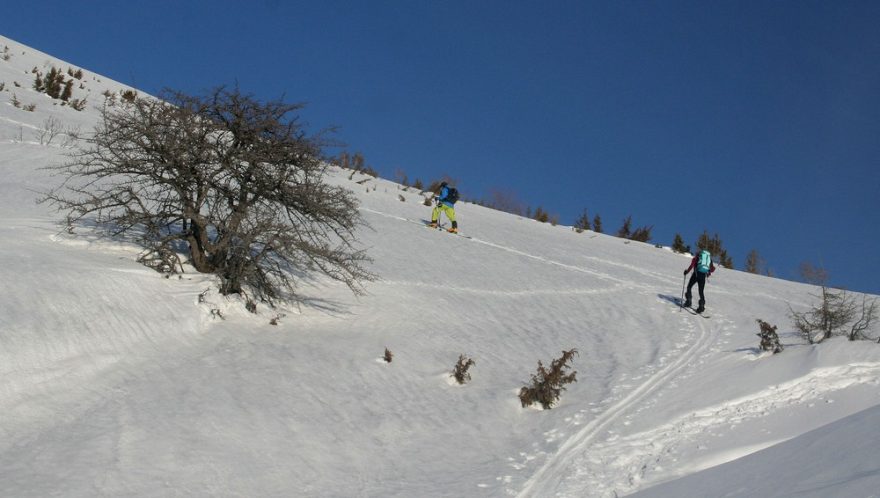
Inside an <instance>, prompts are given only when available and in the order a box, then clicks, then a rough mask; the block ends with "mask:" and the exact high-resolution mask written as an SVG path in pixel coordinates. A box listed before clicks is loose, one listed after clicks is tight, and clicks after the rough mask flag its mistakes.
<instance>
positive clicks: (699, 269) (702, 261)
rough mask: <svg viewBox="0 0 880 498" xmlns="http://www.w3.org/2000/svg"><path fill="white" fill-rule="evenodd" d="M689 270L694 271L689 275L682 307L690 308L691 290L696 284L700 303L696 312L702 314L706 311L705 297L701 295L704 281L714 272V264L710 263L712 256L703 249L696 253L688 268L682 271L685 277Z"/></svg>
mask: <svg viewBox="0 0 880 498" xmlns="http://www.w3.org/2000/svg"><path fill="white" fill-rule="evenodd" d="M691 270H694V274H693V275H691V280H690V282H688V286H687V292H686V293H685V296H684V297H685V301H684V307H686V308H690V306H691V289H692V288H693V286H694V284H697V285H698V289H699V291H700V302H699V306H698V307H697V309H696V312H697V313H702V312H703V311H705V310H706V296H705V295H704V294H703V289H705V287H706V279H707V278H708V277H709V276H710V275H712V272H714V271H715V263H713V262H712V255H711V254H710V253H709V251H707V250H705V249H703V250H701V251H700V252H699V253H697V255H696V256H694V259H692V260H691V264H690V266H688V267H687V269H686V270H685V271H684V274H685V275H687V274H688V272H690V271H691Z"/></svg>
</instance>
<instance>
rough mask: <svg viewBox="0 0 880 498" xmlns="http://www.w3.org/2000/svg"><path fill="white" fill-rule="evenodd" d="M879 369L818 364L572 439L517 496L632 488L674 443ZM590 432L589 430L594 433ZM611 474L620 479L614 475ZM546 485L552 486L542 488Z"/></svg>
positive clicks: (666, 460)
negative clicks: (646, 420) (589, 441)
mask: <svg viewBox="0 0 880 498" xmlns="http://www.w3.org/2000/svg"><path fill="white" fill-rule="evenodd" d="M878 374H880V365H877V364H874V363H864V364H852V365H845V366H840V367H833V368H824V369H819V370H816V371H813V372H811V373H810V374H808V375H806V376H805V377H802V378H798V379H794V380H792V381H789V382H786V383H783V384H779V385H775V386H771V387H768V388H767V389H764V390H762V391H759V392H757V393H754V394H751V395H748V396H744V397H742V398H739V399H735V400H730V401H726V402H724V403H720V404H718V405H715V406H710V407H707V408H703V409H700V410H696V411H693V412H690V413H688V414H686V415H684V416H682V417H680V418H678V419H676V420H674V421H672V422H670V423H667V424H664V425H661V426H658V427H655V428H653V429H650V430H648V431H643V432H640V433H637V434H631V435H627V436H623V437H619V436H612V437H609V438H608V439H607V440H605V441H602V442H597V443H596V444H593V445H592V446H590V447H589V448H587V445H585V444H575V445H572V446H573V448H571V449H570V450H569V451H568V452H566V453H565V455H560V454H557V457H560V456H564V459H560V458H555V459H554V461H553V462H548V465H549V466H550V468H551V470H555V471H557V473H556V474H552V473H551V475H545V476H544V477H548V478H549V480H547V479H543V480H537V481H536V480H534V478H533V481H534V484H533V485H531V486H529V487H527V488H526V489H524V490H523V492H521V493H520V495H519V496H558V497H580V496H587V495H589V496H603V497H617V496H622V495H625V494H630V493H633V492H635V491H638V490H639V489H641V488H642V487H643V486H644V485H645V484H646V483H645V481H644V479H645V475H646V474H647V473H649V472H651V471H652V470H662V468H663V467H664V466H667V464H669V465H670V466H671V464H673V463H674V462H675V461H676V451H677V448H678V447H680V446H682V445H683V444H687V443H691V444H698V442H699V440H700V439H701V438H705V437H706V435H709V436H714V435H717V434H720V433H723V432H724V431H727V430H730V429H732V428H735V427H736V426H739V425H741V424H744V423H747V422H749V421H751V420H754V419H758V418H761V417H766V416H767V415H769V414H771V413H773V412H775V411H777V410H779V409H782V408H785V407H788V406H792V405H798V404H801V405H803V404H806V405H809V406H813V405H815V404H816V403H817V402H819V401H820V400H822V399H823V398H824V397H825V396H827V395H828V394H829V393H831V392H835V391H839V390H844V389H847V388H849V387H852V386H855V385H863V384H871V383H873V384H875V385H876V384H877V383H878V382H880V381H878V380H877V379H878ZM825 402H830V401H828V400H826V401H825ZM589 435H591V436H592V435H593V433H592V432H591V433H590V434H589ZM778 442H780V441H765V442H764V443H763V444H760V445H756V446H750V447H743V448H741V450H740V451H739V452H732V453H730V454H727V455H716V456H715V457H714V458H704V460H705V461H706V462H707V463H706V464H705V465H704V468H707V467H711V466H714V465H717V464H721V463H724V462H726V461H730V460H733V459H736V458H739V457H741V456H744V455H745V454H748V453H753V452H755V451H758V450H761V449H763V448H765V447H768V446H772V445H773V444H775V443H778ZM702 449H705V448H702ZM575 450H580V452H579V453H578V452H576V451H575ZM707 457H709V456H708V455H707ZM542 470H543V469H542ZM695 470H698V469H693V468H691V469H686V472H682V473H683V474H684V473H690V472H693V471H695ZM536 477H537V476H536ZM609 477H617V478H618V479H617V481H615V480H614V479H610V478H609ZM530 482H531V481H530ZM549 486H553V487H556V489H555V490H554V491H550V490H548V489H546V488H547V487H549Z"/></svg>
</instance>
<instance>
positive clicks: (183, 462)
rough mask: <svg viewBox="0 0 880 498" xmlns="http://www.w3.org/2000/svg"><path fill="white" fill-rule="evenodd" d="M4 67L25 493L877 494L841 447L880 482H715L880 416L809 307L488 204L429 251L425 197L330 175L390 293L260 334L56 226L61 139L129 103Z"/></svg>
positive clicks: (43, 62)
mask: <svg viewBox="0 0 880 498" xmlns="http://www.w3.org/2000/svg"><path fill="white" fill-rule="evenodd" d="M0 45H9V46H10V47H11V50H10V53H11V54H12V57H11V58H10V59H9V60H0V82H5V83H6V85H5V88H6V91H0V269H2V270H0V272H2V273H0V277H2V279H3V284H4V285H3V290H2V291H0V412H2V413H3V416H2V417H0V490H2V493H0V494H3V495H4V496H16V497H24V498H27V497H44V496H73V497H86V496H88V497H92V496H188V497H189V496H310V497H311V496H317V497H324V496H326V497H337V496H346V497H347V496H357V497H373V496H376V497H379V496H381V497H413V496H418V497H426V498H432V497H463V496H468V497H470V496H475V497H510V496H520V497H539V498H543V497H552V496H563V497H566V496H570V497H575V496H576V497H584V496H586V497H611V496H623V495H626V494H629V493H634V492H638V491H640V490H645V489H646V488H650V487H651V486H653V485H655V484H660V486H658V488H657V489H659V490H662V489H674V490H679V491H680V489H681V488H676V487H675V482H668V481H673V480H674V479H677V478H679V477H682V476H688V477H687V479H688V480H690V481H689V483H690V484H688V485H687V486H688V487H686V488H684V489H710V488H709V487H708V485H707V484H706V483H705V482H702V481H699V480H698V479H699V478H700V476H702V475H704V474H705V475H708V476H710V477H709V479H715V480H717V482H718V483H719V487H718V488H712V489H713V492H711V493H708V494H703V495H701V496H718V495H724V494H725V493H734V492H736V493H740V496H799V494H798V490H800V491H804V490H805V489H806V488H804V487H798V486H797V485H796V484H797V482H799V480H804V482H808V483H810V485H811V486H813V487H812V488H809V489H812V490H814V491H812V492H813V493H814V494H813V496H819V495H817V494H815V493H816V492H817V491H815V490H818V489H822V490H823V491H825V492H827V494H826V495H825V496H860V495H855V494H848V493H845V492H844V491H852V490H854V489H868V488H864V487H862V488H854V487H853V486H854V483H856V484H857V485H862V484H864V483H868V484H871V483H873V482H876V481H871V478H870V475H871V474H870V472H871V469H870V468H864V467H859V466H858V464H857V463H858V462H847V453H846V451H845V448H837V449H836V450H835V451H834V454H835V455H837V456H836V459H835V461H839V462H840V463H839V465H840V466H841V467H839V468H840V469H842V468H843V467H842V466H843V465H846V464H847V463H849V464H850V465H851V468H858V469H860V471H861V472H862V474H858V475H856V474H853V473H845V472H844V473H841V475H845V476H850V477H849V479H848V480H845V481H841V482H835V481H832V480H827V479H826V480H823V481H821V482H820V481H818V480H816V479H813V478H812V477H811V475H810V473H809V472H808V471H806V470H805V471H804V472H799V470H800V469H798V468H796V467H794V466H792V465H790V464H789V463H788V462H789V460H791V461H796V462H800V463H798V464H797V465H801V464H802V462H801V461H798V460H796V459H787V458H786V459H778V458H777V459H776V460H774V461H773V463H774V465H775V466H772V467H771V466H770V465H766V467H768V468H767V469H766V470H763V469H764V467H757V468H751V467H748V468H749V472H750V473H751V474H750V479H749V481H748V482H735V481H731V480H730V479H726V478H724V477H718V476H717V475H714V474H711V472H712V467H713V466H717V465H720V464H723V463H724V462H729V461H731V460H735V459H737V458H740V457H744V456H746V455H749V454H750V453H753V452H756V451H759V450H762V449H764V448H768V447H770V446H772V445H776V444H778V443H780V442H785V443H784V444H783V445H780V446H788V445H792V444H793V445H795V446H793V448H795V449H796V450H797V451H798V452H801V453H805V452H809V451H814V452H815V451H817V450H816V446H815V445H814V444H813V443H812V442H813V441H817V440H821V441H822V444H823V447H822V448H823V450H829V451H831V450H833V441H829V440H827V439H824V438H822V437H821V432H819V433H818V434H819V439H816V438H815V435H816V434H817V433H812V435H806V436H804V434H805V433H807V432H808V431H811V430H813V429H817V428H818V429H819V430H820V431H821V430H822V429H821V428H822V427H823V426H825V425H826V424H829V423H832V422H835V421H838V420H841V419H844V417H847V416H850V415H853V414H856V413H857V412H859V411H860V410H863V409H868V408H872V407H875V406H877V405H878V404H880V386H878V383H877V382H878V381H877V379H878V373H880V372H878V370H880V345H877V344H873V343H867V342H860V343H850V342H846V341H841V340H832V341H828V342H827V343H825V344H823V345H821V346H808V345H805V344H803V343H802V341H801V340H800V339H799V338H798V336H797V335H796V334H794V333H793V330H792V328H791V326H790V322H789V321H788V319H787V314H788V307H789V305H791V306H792V307H793V308H795V309H803V308H804V307H805V306H806V305H807V303H809V302H810V300H811V298H810V295H809V294H810V292H812V289H811V288H810V287H808V286H805V285H801V284H796V283H791V282H785V281H781V280H776V279H770V278H765V277H759V276H755V275H748V274H744V273H740V272H737V271H729V270H725V269H719V270H718V271H717V272H716V274H715V275H714V276H713V277H712V278H711V280H710V282H709V284H708V287H707V291H706V292H707V299H708V309H709V310H710V314H711V315H712V318H711V319H708V320H707V319H704V318H700V317H695V316H692V315H690V314H688V313H684V312H682V311H680V309H679V308H678V306H677V304H676V300H677V298H678V297H680V293H681V287H682V284H683V282H682V270H683V269H684V268H685V267H686V266H687V263H688V258H687V257H683V256H680V255H676V254H674V253H672V252H671V251H670V250H668V249H666V248H656V247H654V246H653V245H650V244H641V243H637V242H632V243H629V242H628V241H623V240H621V239H617V238H614V237H610V236H606V235H602V234H596V233H593V232H584V233H576V232H574V231H573V230H571V228H570V227H563V226H555V227H554V226H551V225H549V224H542V223H538V222H536V221H534V220H528V219H524V218H521V217H517V216H513V215H510V214H506V213H501V212H498V211H493V210H490V209H486V208H483V207H480V206H477V205H474V204H470V203H467V202H459V203H458V204H457V205H456V211H457V215H458V220H459V224H460V227H461V229H462V232H463V233H464V234H466V235H468V236H469V237H470V238H465V237H458V236H453V235H450V234H447V233H442V232H439V231H436V230H428V229H425V228H424V227H422V226H420V225H422V224H423V220H425V219H426V218H427V217H428V216H430V207H426V206H424V205H423V204H422V201H423V200H424V198H425V195H429V194H425V193H422V192H417V191H415V189H413V188H407V187H404V186H402V185H397V184H395V183H392V182H389V181H385V180H381V179H375V178H372V177H368V176H366V175H363V174H360V173H352V172H351V171H343V170H340V169H338V168H335V167H331V168H330V173H329V174H330V177H329V181H330V182H332V183H334V184H337V185H344V186H346V187H348V188H351V189H352V190H353V191H354V192H355V193H356V194H357V196H358V197H359V199H360V201H361V207H360V214H361V215H362V216H363V219H364V221H366V222H367V223H368V224H369V225H370V227H368V228H364V229H363V230H361V231H360V232H359V242H360V243H361V244H362V245H363V246H364V247H365V248H367V250H368V252H369V254H370V256H371V257H372V258H373V260H374V263H373V265H372V268H371V270H372V271H373V272H375V273H377V274H378V275H379V277H380V280H378V281H376V282H372V283H370V284H369V285H368V287H367V295H365V296H362V297H354V296H352V294H351V293H350V292H349V290H348V289H347V288H346V287H345V286H343V285H340V284H337V283H334V282H331V281H328V280H327V279H324V278H318V277H315V276H312V275H299V276H298V278H299V280H298V282H299V289H298V290H299V293H300V295H301V296H302V297H303V300H302V301H301V302H299V303H296V304H292V305H290V306H288V307H285V308H281V309H269V308H267V307H265V306H262V305H261V306H259V307H258V310H257V313H256V314H250V313H247V312H246V311H245V310H244V306H243V304H242V302H241V301H240V300H237V299H234V298H230V299H226V298H222V297H220V296H218V294H217V292H216V290H215V289H216V287H215V285H214V282H213V281H212V280H211V279H210V278H209V277H205V276H201V275H198V274H195V273H193V272H191V271H189V272H187V273H185V274H183V275H181V276H180V278H177V277H172V278H164V277H163V276H162V275H159V274H157V273H154V272H152V271H150V270H147V269H145V268H144V267H142V266H140V265H138V264H137V263H136V262H135V259H136V256H137V254H138V248H136V247H134V246H132V245H131V244H129V243H128V242H127V241H125V240H109V239H106V238H103V237H100V236H98V234H97V233H96V232H94V231H92V230H91V229H90V228H89V227H88V226H77V227H74V229H73V231H72V233H70V232H68V231H67V230H66V227H64V226H61V225H59V223H58V222H59V217H60V216H59V215H58V214H56V213H52V212H51V211H50V210H49V209H48V207H47V206H45V205H38V204H36V203H34V200H35V199H36V198H37V197H38V196H39V194H38V192H39V191H40V190H44V189H45V188H46V187H47V186H50V185H53V184H54V182H57V181H59V179H56V178H51V177H49V176H48V175H47V173H46V171H45V170H43V169H41V168H42V167H44V166H46V165H49V164H53V163H56V162H58V161H62V160H64V154H65V152H66V151H67V150H69V144H68V145H63V144H62V142H61V141H53V142H52V143H46V141H45V140H42V141H41V140H40V137H39V133H40V131H41V129H43V128H44V127H45V120H46V119H47V118H49V117H55V118H57V119H59V120H60V122H61V123H62V124H63V125H64V126H65V127H67V126H73V127H76V126H79V127H83V129H84V130H85V129H88V128H89V127H91V126H92V125H93V124H94V123H96V122H97V119H98V112H97V110H96V109H95V108H94V107H93V106H96V105H99V104H101V102H102V100H103V98H104V97H103V96H104V95H105V93H108V92H109V93H110V94H112V93H118V91H119V90H121V89H122V88H123V87H122V86H121V85H118V84H116V83H114V82H111V81H107V80H106V79H104V78H101V77H100V76H99V75H94V74H92V73H89V72H88V71H86V77H85V78H84V81H83V86H84V87H85V89H79V88H78V90H79V91H81V92H87V93H88V95H89V103H90V106H89V107H88V108H87V109H85V110H83V111H82V112H78V111H75V110H73V109H70V108H69V107H67V106H61V105H60V104H57V103H53V102H52V99H50V98H48V97H47V96H45V95H43V94H40V93H37V92H35V91H34V90H32V89H31V84H30V83H31V80H32V78H33V75H32V73H30V71H31V70H32V68H33V67H37V68H38V69H40V70H43V69H45V68H48V67H50V66H53V65H54V66H56V67H61V68H62V69H66V68H67V67H68V66H69V64H67V63H65V62H62V61H57V60H55V59H53V58H51V57H50V56H48V55H46V54H40V53H38V52H35V51H32V50H31V49H29V48H28V47H23V46H21V45H18V44H16V43H15V42H13V41H11V40H6V39H4V38H2V37H0ZM13 82H17V83H18V86H16V85H14V84H13ZM12 89H14V92H15V97H16V99H17V100H18V101H20V103H22V104H25V105H27V104H36V107H35V109H34V110H33V112H30V111H27V110H24V109H21V108H17V107H15V106H14V105H12V103H11V100H12V92H11V91H10V90H12ZM44 138H45V137H44ZM459 187H460V188H462V191H464V192H467V190H468V189H467V186H466V185H459ZM757 318H761V319H763V320H765V321H768V322H770V323H772V324H774V325H778V326H779V331H780V333H781V334H780V335H781V339H782V341H783V343H784V345H785V351H784V352H783V353H782V354H779V355H769V354H767V353H762V352H760V351H758V350H757V347H758V337H757V336H756V334H757V332H758V328H757V325H756V323H755V319H757ZM386 348H387V349H388V350H390V351H391V352H393V354H394V356H393V361H392V362H391V363H388V362H385V361H384V360H383V359H382V355H383V353H384V351H385V349H386ZM572 348H574V349H577V350H578V355H577V356H576V357H575V358H574V361H573V363H572V368H573V369H574V370H576V371H577V379H578V381H577V382H576V383H574V384H570V385H568V386H566V387H567V390H566V391H564V392H563V393H562V397H561V399H560V401H559V403H558V404H557V405H556V406H554V407H553V409H551V410H546V411H544V410H540V409H538V408H535V407H529V408H523V407H522V406H521V405H520V401H519V399H518V397H517V392H518V390H519V389H520V388H521V387H522V386H524V385H525V384H526V383H528V381H529V379H530V376H531V375H532V374H533V373H534V372H535V369H536V366H537V362H538V361H542V362H543V363H544V364H548V363H549V362H550V361H552V360H553V359H554V358H557V357H559V355H560V352H561V351H563V350H569V349H572ZM461 354H465V355H467V356H468V357H470V358H473V359H474V360H475V361H476V364H475V365H474V366H473V368H471V369H470V371H469V373H470V374H471V375H472V379H471V381H470V382H468V383H467V384H464V385H458V384H457V383H455V382H454V381H451V379H450V375H451V371H452V368H453V366H454V364H455V362H456V360H457V359H458V358H459V355H461ZM867 413H868V414H867V415H865V419H869V418H871V417H873V419H874V420H875V421H876V417H877V416H876V415H875V414H876V410H873V411H872V412H867ZM857 417H858V415H857ZM865 419H858V418H856V419H844V422H845V421H846V420H854V421H856V422H858V423H859V427H868V426H869V425H867V422H866V420H865ZM844 422H841V423H844ZM874 425H876V423H875V424H874ZM830 427H831V428H830V429H829V430H830V431H834V432H833V433H834V434H837V433H840V431H841V430H843V429H841V427H839V426H830ZM807 436H809V437H810V438H811V439H809V441H810V443H805V444H802V445H801V444H797V443H798V441H799V440H800V439H801V437H807ZM863 436H864V437H863V438H862V439H861V440H860V441H858V443H859V444H860V445H864V447H867V445H868V443H871V442H873V444H874V447H877V446H878V443H880V441H878V436H877V432H876V431H874V430H864V434H863ZM853 441H854V438H853V437H852V436H850V437H849V439H846V440H845V442H846V443H847V444H852V443H853ZM774 449H775V448H769V449H768V450H764V451H761V452H760V453H758V454H756V455H752V456H746V458H745V459H743V461H744V462H745V461H748V459H749V458H752V457H756V458H757V457H759V456H760V455H763V454H764V453H765V452H766V451H771V450H774ZM857 455H859V456H860V457H863V456H864V454H857ZM813 457H814V459H815V460H816V461H820V460H821V455H818V454H816V455H813ZM804 458H806V456H804ZM736 463H737V462H732V463H730V464H728V465H733V464H736ZM835 465H837V464H835ZM780 466H784V468H783V469H782V470H783V472H782V474H781V475H784V476H786V477H785V482H779V483H778V487H777V488H776V489H777V491H778V492H777V493H776V494H772V493H768V492H767V488H766V486H767V485H766V484H762V483H767V482H776V481H778V479H777V478H776V477H775V476H776V475H780V474H778V473H779V470H780ZM803 468H804V469H809V467H808V466H804V467H803ZM705 469H709V470H705ZM701 471H702V472H701ZM762 472H764V473H762ZM810 472H812V471H810ZM815 475H821V474H819V473H815ZM866 476H868V477H866ZM873 489H877V487H876V486H875V487H874V488H873ZM752 490H754V491H755V492H754V493H750V491H752ZM649 491H650V489H648V491H646V492H649ZM716 491H717V493H716ZM670 493H671V492H670ZM863 495H865V496H868V495H867V494H864V493H863ZM656 496H683V495H682V494H680V493H679V494H665V495H663V494H659V495H656ZM690 496H695V495H693V494H691V495H690Z"/></svg>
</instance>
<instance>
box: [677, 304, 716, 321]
mask: <svg viewBox="0 0 880 498" xmlns="http://www.w3.org/2000/svg"><path fill="white" fill-rule="evenodd" d="M682 307H683V308H684V309H686V310H687V311H688V313H690V314H691V315H696V316H701V317H703V318H707V319H708V318H712V317H711V316H709V315H705V314H703V313H697V310H695V309H693V308H688V307H686V306H682Z"/></svg>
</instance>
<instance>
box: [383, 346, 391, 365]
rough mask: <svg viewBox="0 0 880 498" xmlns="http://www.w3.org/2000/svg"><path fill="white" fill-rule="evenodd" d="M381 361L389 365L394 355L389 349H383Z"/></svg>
mask: <svg viewBox="0 0 880 498" xmlns="http://www.w3.org/2000/svg"><path fill="white" fill-rule="evenodd" d="M382 359H383V360H385V363H391V360H393V359H394V353H392V352H391V350H390V349H388V348H385V354H384V355H383V356H382Z"/></svg>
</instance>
